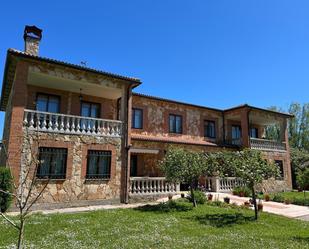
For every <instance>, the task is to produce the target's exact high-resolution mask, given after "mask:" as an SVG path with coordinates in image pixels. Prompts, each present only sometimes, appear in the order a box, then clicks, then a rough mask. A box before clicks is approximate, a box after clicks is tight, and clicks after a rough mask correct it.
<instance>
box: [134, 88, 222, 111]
mask: <svg viewBox="0 0 309 249" xmlns="http://www.w3.org/2000/svg"><path fill="white" fill-rule="evenodd" d="M134 95H135V96H139V97H144V98H149V99H155V100H160V101H166V102H170V103H174V104H180V105H187V106H192V107H197V108H202V109H208V110H211V111H215V112H222V110H220V109H216V108H212V107H207V106H201V105H195V104H190V103H185V102H180V101H177V100H172V99H165V98H160V97H155V96H151V95H146V94H142V93H136V92H134V93H133V96H134Z"/></svg>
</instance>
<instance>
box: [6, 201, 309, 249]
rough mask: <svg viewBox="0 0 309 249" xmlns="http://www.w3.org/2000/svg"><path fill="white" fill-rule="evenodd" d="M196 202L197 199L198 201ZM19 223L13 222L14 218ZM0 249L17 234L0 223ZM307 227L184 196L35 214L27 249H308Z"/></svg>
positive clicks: (11, 243)
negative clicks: (119, 206) (129, 206)
mask: <svg viewBox="0 0 309 249" xmlns="http://www.w3.org/2000/svg"><path fill="white" fill-rule="evenodd" d="M198 202H199V200H198ZM14 219H15V220H17V218H14ZM0 231H1V233H0V248H14V246H15V242H16V240H17V236H18V232H17V230H16V229H14V227H12V226H10V225H9V224H8V223H7V222H6V221H5V220H3V219H0ZM308 242H309V223H308V222H304V221H299V220H293V219H288V218H285V217H281V216H277V215H272V214H268V213H263V212H262V213H261V214H260V217H259V219H258V220H255V219H254V213H253V211H252V210H250V209H246V208H242V207H236V206H234V205H228V204H225V203H223V202H218V201H215V200H214V201H211V202H210V201H206V202H205V203H204V204H201V203H200V202H199V203H198V206H197V207H195V208H193V206H192V203H190V202H189V201H188V200H187V199H186V198H182V199H181V200H179V201H176V202H175V201H168V202H166V203H161V204H158V205H146V206H143V207H139V208H135V209H115V210H103V211H94V212H84V213H74V214H52V215H42V214H33V215H31V216H29V218H28V222H27V224H26V230H25V242H24V245H25V247H26V248H309V243H308Z"/></svg>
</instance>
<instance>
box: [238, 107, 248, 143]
mask: <svg viewBox="0 0 309 249" xmlns="http://www.w3.org/2000/svg"><path fill="white" fill-rule="evenodd" d="M240 119H241V120H240V121H241V140H242V146H243V147H246V148H250V138H249V110H248V108H244V109H243V110H242V111H241V114H240Z"/></svg>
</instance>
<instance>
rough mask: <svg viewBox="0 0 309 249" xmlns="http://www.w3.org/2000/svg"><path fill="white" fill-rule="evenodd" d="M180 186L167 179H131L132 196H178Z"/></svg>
mask: <svg viewBox="0 0 309 249" xmlns="http://www.w3.org/2000/svg"><path fill="white" fill-rule="evenodd" d="M179 186H180V185H179V184H175V183H170V182H167V181H166V179H165V177H130V190H129V194H130V195H157V194H162V195H164V194H176V193H177V191H179Z"/></svg>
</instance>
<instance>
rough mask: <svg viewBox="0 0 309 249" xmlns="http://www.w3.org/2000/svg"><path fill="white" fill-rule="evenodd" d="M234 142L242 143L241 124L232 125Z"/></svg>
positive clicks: (236, 143)
mask: <svg viewBox="0 0 309 249" xmlns="http://www.w3.org/2000/svg"><path fill="white" fill-rule="evenodd" d="M232 144H235V145H240V144H241V127H240V126H239V125H232Z"/></svg>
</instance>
